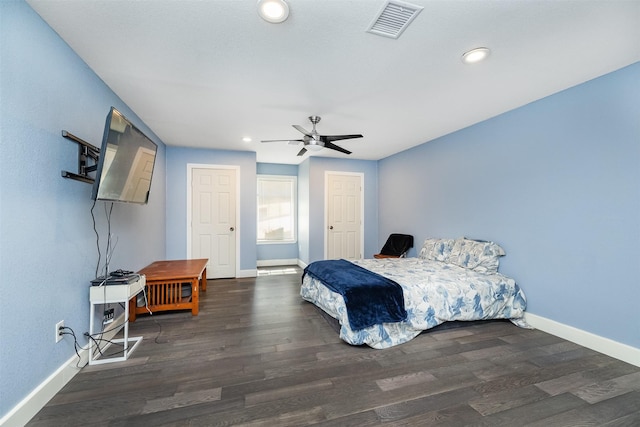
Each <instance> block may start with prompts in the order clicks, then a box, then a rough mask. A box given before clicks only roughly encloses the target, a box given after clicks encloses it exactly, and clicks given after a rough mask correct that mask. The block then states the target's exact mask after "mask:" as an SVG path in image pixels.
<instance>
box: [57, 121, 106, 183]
mask: <svg viewBox="0 0 640 427" xmlns="http://www.w3.org/2000/svg"><path fill="white" fill-rule="evenodd" d="M62 136H63V137H64V138H66V139H70V140H71V141H73V142H76V143H77V144H78V173H73V172H69V171H65V170H63V171H62V177H63V178H70V179H75V180H76V181H82V182H86V183H88V184H93V182H94V181H95V178H93V177H91V176H89V173H90V172H95V171H96V169H98V158H99V157H100V149H99V148H98V147H96V146H94V145H92V144H89V143H88V142H87V141H84V140H82V139H80V138H78V137H77V136H75V135H73V134H72V133H69V132H67V131H66V130H63V131H62ZM89 161H91V163H92V164H91V165H88V164H87V163H88V162H89Z"/></svg>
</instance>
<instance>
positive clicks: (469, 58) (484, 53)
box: [462, 47, 491, 64]
mask: <svg viewBox="0 0 640 427" xmlns="http://www.w3.org/2000/svg"><path fill="white" fill-rule="evenodd" d="M490 53H491V51H490V50H489V49H488V48H486V47H478V48H475V49H471V50H470V51H469V52H465V53H464V54H463V55H462V62H464V63H465V64H475V63H476V62H480V61H482V60H484V59H486V58H487V57H488V56H489V54H490Z"/></svg>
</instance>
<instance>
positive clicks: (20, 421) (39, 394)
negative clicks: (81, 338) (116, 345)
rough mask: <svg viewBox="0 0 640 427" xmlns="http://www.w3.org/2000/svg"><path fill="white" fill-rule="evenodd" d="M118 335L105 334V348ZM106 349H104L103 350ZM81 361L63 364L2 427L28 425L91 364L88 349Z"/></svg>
mask: <svg viewBox="0 0 640 427" xmlns="http://www.w3.org/2000/svg"><path fill="white" fill-rule="evenodd" d="M124 320H125V313H122V314H121V315H120V316H118V317H117V318H116V319H115V320H114V322H124ZM115 324H117V323H115ZM117 333H118V329H117V328H116V329H115V330H112V331H109V332H107V333H105V334H104V336H103V339H104V340H105V341H103V343H104V346H105V347H106V346H108V345H109V343H108V340H110V339H112V338H113V337H114V336H115V335H116V334H117ZM103 349H104V348H103ZM78 353H79V354H80V360H78V356H77V355H75V354H74V355H73V356H72V357H71V358H70V359H69V360H67V361H66V362H65V363H63V364H62V366H60V367H59V368H58V369H56V371H55V372H54V373H53V374H51V375H50V376H49V377H48V378H47V379H45V380H44V381H43V382H42V383H40V384H39V385H38V386H37V387H36V388H35V389H33V391H31V393H29V394H28V395H27V396H26V397H25V398H24V399H22V401H20V402H19V403H18V404H17V405H16V406H15V407H14V408H13V409H11V410H10V411H9V412H8V413H7V414H6V415H5V416H4V417H2V418H0V427H3V426H7V427H13V426H23V425H25V424H27V423H28V422H29V421H30V420H31V418H33V417H34V416H35V415H36V414H37V413H38V412H40V410H41V409H42V408H44V406H45V405H46V404H47V402H49V401H50V400H51V399H52V398H53V396H55V395H56V394H57V393H58V392H59V391H60V390H62V387H64V386H65V385H67V383H68V382H69V381H71V379H72V378H73V377H75V376H76V374H77V373H78V372H80V370H81V369H82V368H77V366H80V367H84V366H85V365H86V364H87V363H88V362H89V352H88V350H87V349H86V348H83V349H81V350H80V351H79V352H78Z"/></svg>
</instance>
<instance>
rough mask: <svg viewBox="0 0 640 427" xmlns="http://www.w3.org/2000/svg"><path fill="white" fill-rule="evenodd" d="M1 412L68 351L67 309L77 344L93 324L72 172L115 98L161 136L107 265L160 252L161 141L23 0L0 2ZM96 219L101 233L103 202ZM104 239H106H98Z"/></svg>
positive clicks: (124, 212)
mask: <svg viewBox="0 0 640 427" xmlns="http://www.w3.org/2000/svg"><path fill="white" fill-rule="evenodd" d="M0 17H1V18H0V19H1V22H0V24H1V25H0V40H1V41H2V43H1V50H0V58H1V60H2V64H1V67H0V72H1V76H0V93H1V94H2V95H1V98H2V102H1V103H0V138H1V142H0V235H1V236H2V238H1V239H0V271H1V273H2V274H0V295H2V306H1V307H0V418H2V416H4V415H5V414H7V412H9V411H10V410H11V409H12V408H13V407H14V406H16V405H17V404H18V403H19V402H20V401H21V400H22V399H24V398H25V397H26V396H27V395H28V394H29V393H30V392H31V391H32V390H33V389H34V388H35V387H36V386H38V385H40V384H41V383H42V382H43V381H44V380H45V379H46V378H47V377H49V375H51V374H52V373H53V372H54V371H56V370H57V369H58V368H59V367H60V366H62V365H64V364H65V362H67V361H69V360H70V359H71V358H72V357H73V356H74V355H75V351H74V347H73V341H72V340H71V338H70V337H65V338H64V339H63V340H62V341H61V342H59V343H57V344H56V343H55V340H54V329H55V324H56V323H57V322H58V321H60V320H64V321H65V325H66V326H69V327H71V328H73V329H74V331H75V333H76V335H77V336H78V337H79V341H80V344H81V345H84V344H86V340H85V339H84V337H83V336H82V334H83V333H84V332H86V331H88V329H89V300H88V297H89V281H90V280H91V279H92V278H94V275H95V269H96V265H97V261H98V256H97V251H96V236H95V234H94V231H93V225H92V220H91V215H90V209H91V205H92V201H91V185H89V184H85V183H81V182H78V181H73V180H69V179H64V178H62V177H61V174H60V172H61V170H63V169H64V170H70V171H77V152H78V148H77V145H76V144H74V143H72V142H71V141H68V140H66V139H64V138H62V137H61V135H60V132H61V130H63V129H65V130H68V131H69V132H71V133H73V134H75V135H77V136H79V137H81V138H83V139H85V140H87V141H88V142H91V143H93V144H94V145H98V146H99V145H100V141H101V139H102V133H103V129H104V125H105V118H106V116H107V113H108V112H109V108H110V107H111V106H112V105H113V106H115V107H116V108H118V109H119V110H120V111H122V112H123V114H125V115H126V116H127V117H128V118H129V119H131V120H132V121H133V122H134V123H135V124H136V125H137V126H138V127H139V128H140V129H141V130H142V131H143V132H145V133H147V135H149V136H150V137H151V138H152V139H153V140H154V141H155V142H156V143H158V145H159V153H158V159H157V164H156V169H155V173H154V177H153V185H152V188H151V193H150V202H149V205H146V206H140V205H123V204H116V205H115V206H114V209H113V214H112V232H113V233H114V235H115V238H116V239H117V247H116V249H115V253H114V255H113V258H112V265H113V266H121V267H122V268H129V269H132V270H135V269H139V268H142V267H144V266H145V265H146V264H148V263H149V262H151V261H153V260H154V259H158V258H163V257H164V255H165V253H164V248H165V235H164V231H165V214H164V207H165V182H164V180H165V166H164V162H165V149H164V144H162V142H161V141H159V140H158V138H157V137H155V135H153V133H151V132H150V131H149V129H148V128H147V127H146V126H145V125H144V123H142V122H141V121H140V120H139V119H138V118H137V117H136V116H135V114H134V113H133V112H132V111H131V110H130V109H129V108H127V106H126V105H125V104H124V103H123V102H122V101H121V100H120V99H119V98H118V97H116V96H115V95H114V94H113V92H112V91H111V90H110V89H109V88H108V87H107V86H106V85H105V84H104V83H103V82H102V81H101V80H100V79H99V78H98V77H97V76H96V75H95V74H94V73H93V72H92V71H91V70H90V69H89V68H88V67H87V65H86V64H85V63H84V62H83V61H82V60H81V59H80V58H78V56H77V55H76V54H75V53H74V52H73V51H72V50H71V49H70V48H69V47H68V46H67V45H66V44H65V43H64V42H63V41H62V40H61V39H60V38H59V37H58V36H57V35H56V34H55V33H54V31H53V30H52V29H51V28H50V27H49V26H48V25H47V24H45V23H44V22H43V21H42V20H41V19H40V17H39V16H38V15H37V14H36V13H35V12H34V11H33V10H32V9H31V8H30V7H29V6H28V5H27V4H26V3H24V2H23V1H2V2H0ZM95 212H96V219H97V227H98V229H99V231H100V233H101V237H103V238H106V222H105V214H104V203H102V202H100V203H98V204H97V205H96V209H95ZM101 243H104V240H102V241H101Z"/></svg>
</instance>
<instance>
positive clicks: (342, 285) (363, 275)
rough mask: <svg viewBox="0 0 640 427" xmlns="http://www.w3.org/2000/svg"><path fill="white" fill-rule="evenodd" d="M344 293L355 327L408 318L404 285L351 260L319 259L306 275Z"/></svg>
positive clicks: (307, 270)
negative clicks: (405, 307) (403, 291)
mask: <svg viewBox="0 0 640 427" xmlns="http://www.w3.org/2000/svg"><path fill="white" fill-rule="evenodd" d="M305 274H308V275H309V276H311V277H313V278H314V279H317V280H320V281H321V282H322V283H323V284H324V285H325V286H326V287H327V288H329V289H331V290H332V291H334V292H337V293H339V294H340V295H342V297H343V299H344V303H345V305H346V307H347V316H348V317H349V324H350V326H351V329H352V330H354V331H356V330H358V329H363V328H367V327H369V326H373V325H376V324H379V323H389V322H401V321H403V320H406V318H407V312H406V310H405V309H404V296H403V293H402V287H401V286H400V285H398V284H397V283H396V282H394V281H393V280H390V279H387V278H386V277H383V276H381V275H379V274H377V273H374V272H372V271H369V270H367V269H365V268H362V267H360V266H359V265H355V264H353V263H351V262H349V261H347V260H344V259H340V260H326V261H316V262H312V263H311V264H309V265H308V266H307V267H306V268H305V269H304V273H303V274H302V278H304V276H305Z"/></svg>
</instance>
